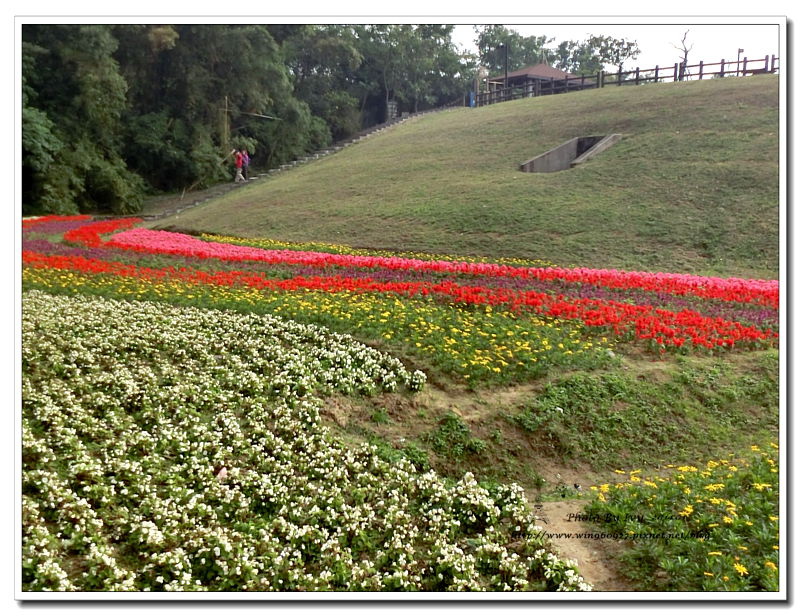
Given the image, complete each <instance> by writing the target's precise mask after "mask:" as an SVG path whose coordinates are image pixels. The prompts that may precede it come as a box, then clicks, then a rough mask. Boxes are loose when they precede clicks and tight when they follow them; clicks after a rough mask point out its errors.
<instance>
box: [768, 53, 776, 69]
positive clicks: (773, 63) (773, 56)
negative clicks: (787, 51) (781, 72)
mask: <svg viewBox="0 0 800 616" xmlns="http://www.w3.org/2000/svg"><path fill="white" fill-rule="evenodd" d="M769 72H770V73H774V72H775V55H774V54H773V55H772V64H770V67H769Z"/></svg>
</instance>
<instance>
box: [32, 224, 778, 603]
mask: <svg viewBox="0 0 800 616" xmlns="http://www.w3.org/2000/svg"><path fill="white" fill-rule="evenodd" d="M140 223H141V221H138V220H136V219H118V220H110V221H91V220H87V219H86V218H80V217H79V218H73V219H65V218H59V219H56V218H41V219H36V220H31V221H26V222H25V223H24V225H23V227H24V228H23V285H24V288H25V289H26V296H25V309H24V312H25V330H24V334H25V338H24V346H25V353H26V355H25V356H24V372H25V374H24V378H25V379H26V380H25V386H24V390H23V397H24V430H25V438H24V441H25V455H26V456H27V457H26V459H25V469H24V471H25V473H26V475H25V490H26V492H25V497H26V500H25V504H26V510H25V511H26V513H25V515H26V518H25V519H26V522H25V524H26V528H28V529H29V531H26V532H27V534H26V539H25V541H26V543H25V550H26V551H25V562H24V566H25V575H26V578H25V579H26V584H27V587H28V589H69V588H78V587H80V588H91V589H109V588H114V589H130V590H133V589H136V590H142V589H144V588H149V589H151V590H160V589H166V590H177V589H184V590H186V589H213V590H219V589H239V590H241V589H248V590H270V589H273V590H274V589H283V590H285V589H328V590H330V589H338V590H345V589H347V590H373V589H374V590H377V589H418V590H434V589H443V590H444V589H447V590H457V589H476V590H477V589H482V590H509V589H515V590H547V589H550V590H554V589H559V588H560V589H570V590H572V589H585V588H587V586H586V585H585V583H584V581H583V580H582V579H581V578H580V575H579V573H577V568H576V566H575V564H574V563H569V562H565V561H563V560H561V559H559V558H558V557H557V556H554V555H550V554H551V548H550V547H549V546H548V545H547V544H546V543H545V542H544V541H543V540H541V536H540V535H537V536H538V537H539V539H536V540H535V538H534V536H535V533H537V532H539V531H540V530H541V529H539V530H536V528H538V527H537V526H536V519H535V516H533V514H531V513H530V510H529V509H527V507H526V505H525V499H524V496H523V494H522V491H521V490H520V489H518V488H516V487H513V486H512V487H509V486H507V485H506V484H507V483H508V482H507V480H504V479H507V478H509V477H514V478H515V479H517V478H522V479H523V481H527V485H528V486H529V487H530V486H534V487H536V488H537V489H540V488H542V487H543V486H544V485H545V484H546V483H547V482H545V481H544V479H543V477H542V475H541V474H540V472H539V471H541V469H540V468H537V463H538V461H539V458H533V459H529V460H526V459H525V455H524V454H523V453H521V452H524V451H526V449H525V448H526V447H527V448H528V449H527V451H531V448H532V450H533V451H535V452H536V453H537V455H545V456H551V457H554V456H555V457H560V458H561V459H562V460H565V461H570V460H571V461H574V462H578V463H589V464H594V465H595V470H596V471H598V472H600V473H603V472H611V470H610V469H612V468H616V467H619V466H622V465H623V464H627V463H632V464H636V463H638V462H647V461H650V462H652V461H653V460H654V459H655V458H654V457H653V456H654V454H655V453H656V452H660V453H659V455H663V456H672V455H675V456H682V458H681V459H684V460H686V459H687V457H689V458H690V459H689V460H687V462H691V461H696V460H697V459H698V455H701V453H702V452H704V451H705V450H704V449H703V443H701V442H700V441H704V443H705V444H707V445H709V446H710V447H712V448H718V446H722V444H726V446H727V444H728V443H734V444H741V443H740V441H741V439H740V438H739V436H741V433H742V431H743V430H746V431H747V435H748V438H749V437H750V436H752V435H753V434H758V435H760V436H762V437H765V438H768V437H769V436H770V435H771V434H772V433H774V430H775V429H776V426H777V380H776V377H775V372H776V370H777V351H776V348H777V345H778V342H779V336H780V332H779V325H778V322H779V319H778V285H777V281H770V280H749V279H740V278H721V277H701V276H690V275H676V274H666V273H656V272H650V273H642V272H626V271H618V270H598V269H588V268H565V267H561V266H558V265H557V264H555V263H550V262H540V261H535V260H531V261H525V260H510V259H509V260H506V261H504V262H502V263H501V262H493V261H492V260H491V259H485V258H483V259H479V258H475V259H468V260H459V259H457V258H454V257H448V256H447V255H438V254H425V253H413V254H409V253H406V254H393V253H389V252H386V251H384V252H381V253H380V254H371V253H368V252H365V251H363V250H357V249H352V248H350V247H347V246H344V245H322V244H313V245H309V244H308V243H303V244H291V243H286V242H280V243H278V242H274V241H271V240H256V241H253V240H250V239H243V238H230V237H223V236H210V235H209V236H204V237H202V238H198V237H194V236H190V235H187V234H181V233H176V232H166V231H155V230H151V229H146V228H143V227H142V226H141V224H140ZM89 296H95V299H90V298H89ZM112 300H113V301H112ZM145 330H146V331H145ZM45 334H46V335H45ZM172 336H175V338H174V340H173V338H172ZM173 348H174V350H173ZM631 358H637V359H638V360H639V361H648V362H651V363H653V362H667V363H668V364H669V365H670V366H676V367H677V368H676V369H675V370H671V371H669V373H668V375H667V376H666V377H665V378H664V379H663V381H662V382H660V383H656V384H649V383H642V382H640V381H639V379H638V377H637V376H636V375H625V373H624V370H626V369H628V368H629V367H630V362H631ZM756 364H758V369H756ZM184 372H185V379H184ZM184 380H185V384H184V385H182V383H184ZM426 382H427V383H428V384H429V385H430V384H433V385H434V386H435V388H436V389H437V390H440V391H442V392H444V395H445V397H446V395H447V393H448V392H453V391H454V388H461V387H463V388H465V389H464V391H465V392H468V393H469V395H471V396H474V397H475V400H476V401H477V400H479V399H480V397H481V396H484V395H487V392H488V391H491V388H494V387H499V386H504V387H518V388H520V391H521V392H522V393H521V395H520V396H518V397H516V398H514V397H513V396H512V397H507V398H506V402H505V403H503V404H504V406H502V407H500V406H494V407H492V406H491V405H486V404H481V403H476V408H477V409H479V410H478V411H476V412H477V415H476V417H475V418H468V417H466V416H465V414H464V412H463V409H462V410H460V411H459V409H458V408H457V407H454V406H452V405H448V404H444V405H439V406H437V405H435V404H433V405H431V406H430V407H426V405H427V404H428V403H429V402H431V401H434V400H435V396H434V397H430V396H431V394H426V393H425V392H424V391H423V392H422V393H414V394H412V393H410V392H412V391H417V390H419V389H420V388H421V387H422V385H423V384H424V383H426ZM103 388H106V389H103ZM526 388H529V389H526ZM426 389H427V388H426ZM106 390H107V391H109V392H111V393H109V394H108V395H100V396H98V395H97V392H98V391H106ZM509 391H510V390H509ZM404 392H405V393H404ZM426 395H428V396H429V397H428V398H425V396H426ZM165 396H166V397H165ZM339 398H342V399H346V400H347V402H346V403H345V406H350V407H352V409H354V415H358V414H359V413H361V412H362V411H361V410H359V409H362V410H363V411H364V413H365V415H364V417H365V418H366V419H365V421H363V422H356V423H353V424H352V425H351V424H349V423H348V419H347V418H345V419H344V420H342V421H340V422H337V425H336V426H334V427H333V428H331V429H330V430H329V428H327V427H325V426H323V421H322V419H321V417H322V416H323V415H327V414H330V413H333V414H334V415H335V408H334V407H333V406H331V405H332V404H333V403H332V402H330V401H331V400H337V399H339ZM389 401H394V402H396V404H395V405H394V406H391V405H388V402H389ZM394 402H393V404H394ZM559 409H560V410H559ZM168 410H169V411H171V413H167V411H168ZM217 410H218V411H219V412H217ZM454 410H455V412H453V411H454ZM709 422H711V425H709ZM704 427H705V432H702V433H699V432H698V431H701V430H703V429H704ZM403 430H405V432H403ZM76 431H78V432H81V431H83V432H81V434H77V433H76ZM179 433H180V434H179ZM392 433H394V434H395V436H398V435H399V434H401V433H402V434H403V437H402V438H399V440H397V442H394V441H392V440H387V439H389V437H390V435H391V434H392ZM185 434H196V435H197V436H198V438H197V439H196V442H188V441H185V440H182V439H184V438H185ZM352 437H357V438H355V441H356V444H355V445H353V444H352V443H351V441H353V440H354V439H353V438H352ZM706 437H708V438H706ZM345 442H347V443H348V444H345ZM364 442H366V443H367V445H366V446H363V445H362V444H363V443H364ZM87 443H93V445H91V446H89V445H87ZM119 443H126V445H125V446H124V447H120V448H119V452H118V451H117V449H116V448H117V445H118V444H119ZM265 447H266V448H267V449H268V450H269V451H270V456H271V457H269V456H268V459H265V460H261V458H260V452H263V451H265V449H264V448H265ZM154 448H155V451H156V452H157V454H158V455H157V456H152V457H146V456H145V452H149V451H150V450H153V449H154ZM184 451H189V452H191V454H190V455H188V454H184V453H183V452H184ZM276 452H278V453H280V454H281V455H282V456H283V457H281V456H278V455H277V453H276ZM504 452H508V455H506V453H504ZM284 454H285V455H284ZM512 457H513V458H515V460H513V461H512V459H511V458H512ZM273 458H275V459H277V460H278V461H277V462H276V461H275V460H274V459H273ZM67 459H74V460H80V463H79V464H77V465H76V464H68V463H64V462H62V461H63V460H67ZM659 459H660V458H659ZM331 460H333V461H334V462H331ZM695 463H696V462H695ZM514 465H515V466H514ZM492 466H494V467H495V468H493V469H492V468H491V467H492ZM512 466H514V468H513V469H512V468H511V467H512ZM109 469H114V470H109ZM131 469H134V470H133V471H132V470H131ZM320 469H322V470H320ZM334 469H346V470H343V471H341V472H339V471H334ZM140 470H141V471H143V474H142V475H141V476H142V477H145V478H148V479H146V480H144V481H143V482H142V485H137V486H135V487H132V484H133V483H136V482H135V481H134V479H133V475H131V474H130V473H131V472H135V473H136V474H137V476H138V474H139V471H140ZM473 470H474V471H476V473H475V475H473V473H472V472H471V471H473ZM509 470H510V471H511V472H506V471H509ZM439 471H442V472H441V473H440V472H439ZM362 472H365V473H367V474H368V475H369V477H362V475H361V473H362ZM467 472H469V474H466V473H467ZM126 473H127V474H126ZM273 474H274V477H273ZM323 476H325V477H327V478H328V479H330V478H331V477H333V478H335V479H336V481H335V482H333V483H332V485H329V486H328V485H321V483H324V482H321V481H319V479H320V477H323ZM476 476H477V477H478V479H479V480H480V481H479V482H478V481H476V478H475V477H476ZM178 477H182V478H183V479H177V478H178ZM263 477H270V481H271V482H272V483H274V484H275V485H284V483H285V484H286V486H287V489H286V491H282V492H280V494H278V493H276V492H273V491H270V490H271V488H270V490H268V489H267V486H266V484H265V483H264V481H263ZM447 477H449V478H447ZM526 478H527V479H526ZM368 480H369V481H368ZM281 482H283V483H281ZM370 482H374V483H370ZM434 484H435V486H436V487H435V489H433V488H431V489H430V490H429V489H428V487H424V486H431V485H434ZM270 485H272V484H270ZM301 486H305V487H302V488H301ZM354 486H356V487H355V488H354ZM312 487H313V489H312ZM123 489H124V490H127V492H128V494H123V493H122V490H123ZM265 490H266V491H265ZM309 490H311V492H313V493H311V492H309ZM386 490H388V492H387V491H386ZM292 491H295V492H296V494H294V495H287V494H288V493H290V492H292ZM267 492H269V493H267ZM354 494H356V495H358V497H357V499H356V496H353V495H354ZM123 496H124V498H123ZM206 496H207V497H208V499H210V500H208V501H207V502H206V500H205V499H206ZM768 496H769V498H771V499H773V501H774V498H775V497H776V493H775V492H774V491H772V492H770V493H769V495H768ZM104 499H105V500H104ZM170 499H172V500H170ZM187 499H188V500H187ZM191 499H194V500H193V501H191V502H192V507H195V505H196V507H195V508H194V509H190V510H185V508H184V509H181V508H180V507H177V505H175V503H183V504H186V503H188V502H189V501H190V500H191ZM225 499H231V500H230V503H235V504H236V507H235V509H236V511H238V513H234V512H233V511H234V509H232V508H228V504H229V501H227V500H225ZM303 499H306V500H303ZM348 499H356V500H357V502H356V501H355V500H348ZM184 501H185V502H184ZM134 502H146V503H148V507H149V509H148V512H149V513H148V516H149V517H148V516H145V517H142V514H141V513H137V514H134V513H131V509H132V505H131V503H134ZM65 504H66V505H68V506H66V507H65V506H64V505H65ZM378 504H379V505H378ZM173 505H175V507H176V508H173ZM373 505H375V506H374V507H373ZM315 506H316V508H317V509H320V510H321V512H318V511H317V509H315V508H314V507H315ZM231 507H232V505H231ZM265 507H266V509H264V508H265ZM326 507H332V509H331V511H332V512H334V513H336V514H337V516H338V517H336V516H334V515H333V513H330V514H327V513H324V511H325V509H326ZM370 507H371V508H370ZM376 507H377V508H376ZM437 508H438V509H437ZM439 509H441V511H439ZM309 511H312V512H313V515H312V514H310V513H308V512H309ZM459 512H461V513H459ZM477 512H481V513H480V514H479V513H477ZM70 516H73V517H70ZM365 516H366V517H365ZM473 518H474V519H473ZM342 519H346V520H349V521H351V522H352V524H350V522H347V523H346V524H343V525H342V524H339V525H337V522H336V520H342ZM75 520H78V521H79V522H80V523H79V524H78V525H77V527H76V528H75V529H73V530H68V525H69V523H70V521H72V523H74V522H75ZM100 521H102V522H103V523H102V524H100V523H99V522H100ZM104 525H105V526H104ZM125 525H127V526H125ZM137 525H138V526H137ZM118 527H119V528H126V529H128V531H129V532H130V536H131V537H132V539H131V540H126V539H124V536H123V535H119V536H118V535H117V534H115V533H119V532H121V531H119V530H118ZM189 527H192V528H197V529H199V530H198V531H197V533H196V534H192V533H191V532H189V530H188V529H189ZM142 528H145V529H146V530H141V529H142ZM343 528H344V529H345V530H342V529H343ZM137 529H138V530H137ZM59 533H60V536H59ZM136 533H139V534H138V535H137V534H136ZM140 535H141V537H140ZM145 535H146V536H145ZM435 536H437V537H441V540H440V542H439V543H437V540H436V539H435V538H434V537H435ZM137 537H140V538H139V539H137ZM187 537H188V538H191V541H189V542H188V543H185V541H188V539H186V538H187ZM209 537H223V539H224V541H223V539H220V540H219V542H218V543H215V545H216V546H217V547H219V551H220V553H219V554H217V553H216V552H215V551H214V550H213V548H212V549H211V553H213V558H212V557H211V553H209V552H208V550H205V551H204V548H202V547H201V543H202V542H201V538H203V541H205V540H207V539H209ZM151 539H152V540H153V541H151ZM312 539H313V540H312ZM215 541H216V539H215ZM192 542H194V543H192ZM322 545H324V546H326V547H325V549H322V550H321V549H320V546H322ZM331 546H334V547H335V549H333V548H331ZM331 549H332V550H333V551H332V554H333V555H336V557H337V558H340V559H342V561H343V562H346V563H352V564H353V565H352V566H354V567H356V569H357V570H356V574H355V575H354V576H352V577H348V576H346V575H345V574H344V573H343V571H349V569H337V567H336V565H335V563H334V560H333V558H334V556H333V555H331V554H329V552H330V551H331ZM678 556H679V555H675V556H674V558H678ZM365 558H366V560H365ZM672 559H673V555H672V554H671V553H667V554H665V555H664V558H663V559H662V561H663V562H664V563H666V566H665V569H664V570H667V571H669V575H672V572H673V569H671V568H670V567H671V566H672V565H671V564H669V563H671V562H672ZM212 561H213V562H212ZM359 562H360V563H361V564H360V565H357V563H359ZM347 567H350V564H348V565H347ZM273 574H274V575H273ZM704 577H707V576H704ZM729 577H730V576H729ZM676 579H677V578H676ZM76 584H77V586H75V585H76ZM226 584H230V586H226ZM676 584H678V586H681V585H683V582H682V581H680V580H678V581H677V582H676ZM71 585H72V586H71ZM726 588H731V589H733V588H734V586H728V587H726ZM763 588H765V589H770V588H772V587H769V586H763Z"/></svg>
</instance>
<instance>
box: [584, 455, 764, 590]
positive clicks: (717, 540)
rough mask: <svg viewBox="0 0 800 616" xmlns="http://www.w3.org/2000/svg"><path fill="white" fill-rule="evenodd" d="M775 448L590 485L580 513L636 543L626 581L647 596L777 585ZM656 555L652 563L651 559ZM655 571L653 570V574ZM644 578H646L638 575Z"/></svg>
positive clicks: (620, 472) (757, 588)
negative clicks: (651, 584)
mask: <svg viewBox="0 0 800 616" xmlns="http://www.w3.org/2000/svg"><path fill="white" fill-rule="evenodd" d="M777 448H778V446H777V444H775V443H770V444H769V446H768V447H762V446H758V445H754V446H752V447H751V448H750V451H749V452H748V454H747V455H744V456H741V457H736V459H734V456H733V455H731V456H729V457H727V458H722V459H716V460H709V461H708V462H706V463H705V464H704V465H702V466H695V465H691V464H684V465H673V464H669V465H667V467H668V471H669V473H668V474H658V475H655V476H652V477H648V478H643V477H642V476H641V470H635V471H628V472H626V471H624V470H621V469H617V470H615V471H614V472H615V473H616V474H617V475H627V478H626V480H623V481H619V482H617V483H613V484H601V485H597V486H591V492H592V494H593V495H594V499H593V500H592V502H591V503H590V504H589V505H588V507H587V513H588V514H590V515H592V516H593V517H594V518H595V519H597V520H601V521H603V522H604V523H605V524H607V525H609V526H610V527H611V530H613V531H616V532H619V533H620V534H624V535H625V536H629V537H633V538H642V539H641V540H640V541H638V542H635V545H634V546H633V547H632V548H631V554H632V557H631V558H630V561H629V562H631V563H634V564H633V565H632V566H633V567H634V568H635V567H636V566H638V567H641V568H642V569H640V570H638V571H636V572H635V573H634V574H633V575H634V577H637V578H639V579H644V578H645V577H647V579H651V580H658V579H661V578H659V577H658V576H657V575H656V573H657V571H658V570H659V569H660V570H661V571H662V573H667V582H666V583H665V587H664V588H661V587H659V588H648V589H647V590H681V591H693V590H698V591H699V590H716V591H720V590H762V591H777V590H778V586H779V576H778V571H779V566H778V564H779V560H780V559H779V556H778V555H779V552H778V550H779V544H778V537H779V534H778V523H779V515H778V507H779V499H778V462H777V456H776V454H777V451H776V450H777ZM656 553H657V554H659V557H658V558H655V559H654V558H653V554H656ZM654 567H657V568H654ZM645 574H646V575H645Z"/></svg>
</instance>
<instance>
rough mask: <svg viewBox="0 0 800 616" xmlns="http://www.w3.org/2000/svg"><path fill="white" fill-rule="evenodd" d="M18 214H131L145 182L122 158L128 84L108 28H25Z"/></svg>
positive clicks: (89, 26)
mask: <svg viewBox="0 0 800 616" xmlns="http://www.w3.org/2000/svg"><path fill="white" fill-rule="evenodd" d="M22 38H23V46H24V51H23V55H24V57H25V59H24V62H23V72H24V75H23V82H24V92H25V95H24V96H25V98H24V101H23V126H22V129H23V138H22V142H23V151H22V159H23V178H24V181H23V211H25V212H26V213H29V212H62V213H72V212H75V211H87V210H93V209H104V210H109V211H112V212H115V213H128V212H133V211H136V210H137V209H138V208H139V207H140V204H141V195H142V188H143V182H142V180H141V178H140V177H139V176H137V175H136V174H135V173H132V172H131V171H129V170H128V168H127V166H126V164H125V161H124V160H123V159H122V156H121V155H120V146H121V141H120V127H121V118H122V115H123V113H124V112H125V108H126V90H127V83H126V82H125V80H124V78H123V77H122V75H121V74H120V71H119V66H118V64H117V62H116V61H115V60H114V59H113V53H114V51H115V50H116V47H117V42H116V40H115V39H114V37H113V36H112V35H111V32H110V28H109V27H108V26H100V25H81V26H64V25H25V26H23V29H22Z"/></svg>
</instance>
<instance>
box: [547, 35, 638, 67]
mask: <svg viewBox="0 0 800 616" xmlns="http://www.w3.org/2000/svg"><path fill="white" fill-rule="evenodd" d="M639 53H640V50H639V45H638V44H637V43H636V41H626V40H625V39H615V38H613V37H610V36H594V35H593V36H589V37H588V38H587V39H586V40H585V41H583V42H577V41H562V42H561V43H559V45H558V46H557V47H556V48H555V49H554V50H553V54H552V55H553V56H554V59H555V63H554V66H555V67H556V68H559V69H561V70H563V71H566V72H569V73H573V74H576V75H588V74H592V73H596V72H597V71H601V70H604V68H605V67H606V66H608V65H613V66H615V67H617V69H618V70H620V71H621V70H622V68H623V65H624V63H625V62H627V61H628V60H634V59H636V57H637V56H638V55H639Z"/></svg>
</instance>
